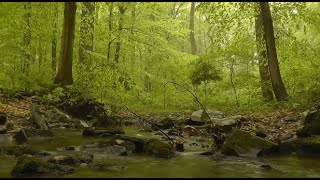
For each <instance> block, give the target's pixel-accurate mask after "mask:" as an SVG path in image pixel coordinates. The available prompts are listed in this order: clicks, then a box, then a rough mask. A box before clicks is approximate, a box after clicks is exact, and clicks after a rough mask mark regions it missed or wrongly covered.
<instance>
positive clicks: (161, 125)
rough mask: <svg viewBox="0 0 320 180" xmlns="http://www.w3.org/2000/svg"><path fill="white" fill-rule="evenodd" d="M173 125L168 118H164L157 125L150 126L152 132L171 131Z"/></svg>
mask: <svg viewBox="0 0 320 180" xmlns="http://www.w3.org/2000/svg"><path fill="white" fill-rule="evenodd" d="M174 125H175V121H174V120H173V119H171V118H169V117H167V118H164V119H163V120H161V121H160V122H159V123H157V124H154V125H152V126H151V129H152V130H153V131H157V130H158V129H171V128H172V127H173V126H174Z"/></svg>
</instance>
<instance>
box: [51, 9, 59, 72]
mask: <svg viewBox="0 0 320 180" xmlns="http://www.w3.org/2000/svg"><path fill="white" fill-rule="evenodd" d="M58 10H59V9H58V3H55V4H54V16H53V34H52V45H51V69H52V71H53V72H54V73H56V71H57V31H58V29H57V21H58V13H59V12H58Z"/></svg>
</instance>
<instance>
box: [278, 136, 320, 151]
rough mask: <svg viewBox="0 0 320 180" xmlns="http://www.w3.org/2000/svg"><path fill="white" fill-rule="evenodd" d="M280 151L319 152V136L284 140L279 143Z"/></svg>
mask: <svg viewBox="0 0 320 180" xmlns="http://www.w3.org/2000/svg"><path fill="white" fill-rule="evenodd" d="M280 152H281V153H290V152H297V153H312V154H318V153H319V152H320V136H313V137H306V138H295V139H293V140H291V141H286V142H284V143H282V144H281V145H280Z"/></svg>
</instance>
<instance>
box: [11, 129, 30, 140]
mask: <svg viewBox="0 0 320 180" xmlns="http://www.w3.org/2000/svg"><path fill="white" fill-rule="evenodd" d="M13 137H14V140H15V141H16V143H17V144H23V143H25V142H26V141H27V140H28V137H27V135H26V133H25V132H24V130H23V129H20V130H19V131H18V132H17V133H15V135H14V136H13Z"/></svg>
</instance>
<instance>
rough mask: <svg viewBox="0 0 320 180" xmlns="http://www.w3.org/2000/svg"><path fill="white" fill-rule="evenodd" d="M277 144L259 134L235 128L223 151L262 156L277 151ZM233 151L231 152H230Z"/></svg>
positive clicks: (222, 148)
mask: <svg viewBox="0 0 320 180" xmlns="http://www.w3.org/2000/svg"><path fill="white" fill-rule="evenodd" d="M276 147H277V144H275V143H273V142H270V141H267V140H264V139H262V138H260V137H257V136H252V135H251V134H250V133H248V132H245V131H242V130H239V129H237V130H235V131H234V132H233V133H232V134H231V135H230V137H229V138H227V139H226V141H225V142H224V144H223V146H222V147H221V152H222V153H223V154H226V155H229V154H239V155H245V156H251V155H252V154H253V156H255V157H256V156H257V155H258V156H260V155H263V154H268V153H271V152H273V151H275V149H276ZM230 152H231V153H230Z"/></svg>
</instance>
